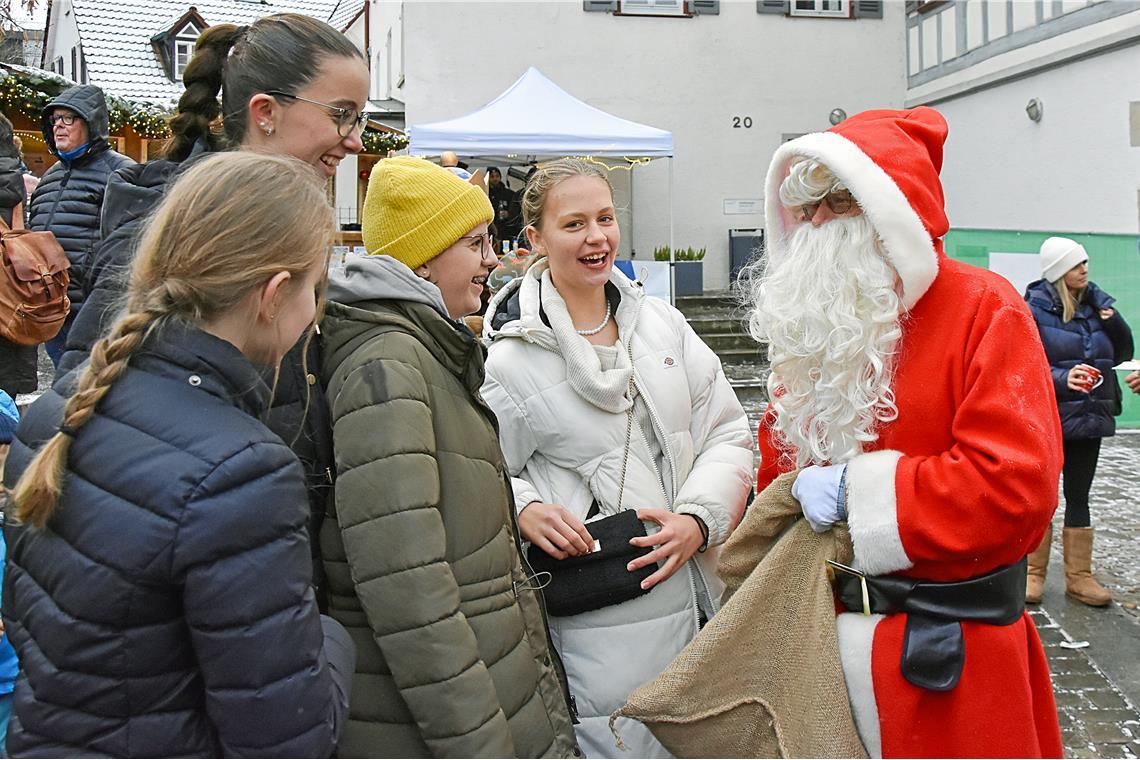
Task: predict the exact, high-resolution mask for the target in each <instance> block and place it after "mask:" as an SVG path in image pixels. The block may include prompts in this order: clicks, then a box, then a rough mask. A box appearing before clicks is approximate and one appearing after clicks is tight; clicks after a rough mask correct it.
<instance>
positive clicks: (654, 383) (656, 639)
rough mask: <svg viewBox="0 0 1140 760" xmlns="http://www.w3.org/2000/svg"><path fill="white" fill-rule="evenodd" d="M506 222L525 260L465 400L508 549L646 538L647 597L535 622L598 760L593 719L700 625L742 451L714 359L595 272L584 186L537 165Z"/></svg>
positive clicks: (711, 598) (628, 728) (634, 727)
mask: <svg viewBox="0 0 1140 760" xmlns="http://www.w3.org/2000/svg"><path fill="white" fill-rule="evenodd" d="M523 212H524V216H525V221H526V223H527V235H528V237H529V238H530V242H531V245H532V247H533V249H534V250H535V251H537V253H538V254H539V255H540V256H542V258H541V259H540V260H539V261H538V262H537V263H535V264H534V265H532V266H531V268H530V269H529V270H528V271H527V273H526V275H525V276H523V277H521V278H519V279H517V280H515V281H513V282H511V283H510V284H509V285H508V286H507V287H505V288H504V289H503V290H502V291H501V292H500V293H499V294H498V295H497V296H496V298H495V299H494V300H493V301H492V303H491V305H490V307H489V308H488V313H487V319H486V322H485V325H486V327H485V333H486V336H487V337H488V338H490V340H491V347H490V354H489V357H488V360H487V377H486V381H485V383H484V385H483V395H484V397H485V399H486V401H487V403H488V404H490V406H491V407H492V408H493V409H494V410H495V413H496V415H497V416H498V419H499V423H500V426H501V429H500V438H501V441H502V445H503V451H504V453H505V455H506V460H507V464H508V467H509V468H510V471H511V475H512V476H513V477H514V480H513V486H514V490H515V505H516V507H517V508H518V510H519V527H520V530H521V532H522V536H523V538H524V539H525V540H526V541H529V542H531V543H532V544H533V545H534V546H535V547H537V548H539V549H541V550H543V551H545V552H546V553H548V554H550V555H551V556H553V557H554V558H556V559H560V560H561V559H565V558H567V557H571V556H580V555H583V554H586V553H588V552H589V551H590V550H591V549H592V544H593V538H592V536H591V535H590V533H589V523H588V522H586V518H587V516H588V514H589V513H590V510H591V506H592V505H594V504H595V503H596V504H597V508H598V510H599V511H600V512H599V517H606V516H609V515H612V514H615V513H616V512H617V511H619V510H620V509H625V508H632V509H636V510H637V516H638V518H640V519H641V520H642V521H644V522H646V523H648V524H650V525H651V526H652V528H654V529H656V528H658V527H659V530H654V531H651V532H652V535H649V536H647V537H645V538H637V539H634V540H633V542H634V543H635V544H638V545H640V546H642V547H652V551H650V552H649V553H648V554H647V555H645V556H644V557H639V558H637V559H634V560H633V561H632V562H630V563H629V566H628V567H629V570H630V571H634V570H638V569H640V568H642V567H646V566H649V565H652V564H656V565H657V567H656V569H655V570H654V572H653V573H652V575H650V576H649V577H648V579H646V580H645V581H644V583H643V584H642V587H643V588H646V589H649V590H650V591H649V593H647V594H645V595H643V596H639V597H636V598H634V599H632V600H630V601H626V602H623V603H620V604H614V605H611V606H608V607H602V608H600V609H595V610H591V611H588V612H582V613H579V614H576V615H572V616H568V617H554V616H552V617H551V618H550V627H551V633H552V635H553V638H554V642H555V644H556V646H557V647H558V649H559V652H560V653H561V655H562V658H563V661H564V664H565V666H566V675H567V678H568V680H569V684H570V691H571V694H572V695H573V698H574V701H575V702H576V707H577V710H578V714H579V718H580V719H581V723H580V724H579V725H578V726H577V733H578V741H579V743H580V744H581V746H582V748H583V750H585V752H586V754H587V755H588V756H593V757H612V756H615V755H617V754H618V753H619V750H618V749H617V747H616V745H615V741H614V737H613V736H612V735H611V733H610V730H609V727H608V717H609V715H610V713H612V712H613V711H614V710H616V709H618V708H619V707H620V706H621V705H622V704H623V703H624V702H625V699H626V697H627V696H628V695H629V693H630V692H631V691H633V689H635V688H636V687H638V686H640V685H641V684H643V683H645V682H647V681H649V680H652V679H653V678H655V677H656V676H657V675H658V674H659V673H660V672H661V671H662V670H664V668H665V666H666V665H668V664H669V662H671V661H672V659H673V658H674V657H675V656H676V655H677V654H678V653H679V652H680V651H681V649H683V648H684V646H685V645H686V644H687V643H688V642H689V641H691V640H692V638H693V637H694V636H695V635H696V633H697V631H698V630H699V627H700V625H701V623H702V621H703V620H707V619H708V618H709V617H710V616H711V615H712V614H713V613H714V612H715V608H716V601H717V600H718V599H719V597H720V591H721V587H720V585H719V582H718V581H717V578H716V574H715V568H716V549H715V547H717V546H719V545H720V544H721V543H723V542H724V541H725V539H727V538H728V535H729V533H730V532H731V531H732V529H733V528H734V527H735V526H736V524H737V523H738V522H739V520H740V517H741V515H742V513H743V511H744V507H745V503H746V501H747V498H748V494H749V492H750V490H751V489H752V483H753V480H752V478H753V444H752V436H751V433H750V430H749V426H748V422H747V418H746V417H745V414H744V410H743V409H742V408H741V406H740V403H739V402H738V401H737V400H736V397H735V395H734V393H733V391H732V388H731V386H730V385H729V384H728V381H727V380H726V379H725V376H724V373H723V371H722V370H721V366H720V361H719V360H718V358H717V356H716V354H714V353H713V352H712V350H710V349H709V348H708V346H706V345H705V344H704V343H703V342H702V341H701V340H700V338H699V337H697V335H696V333H694V332H693V330H692V328H690V327H689V325H688V323H687V322H686V321H685V318H684V317H683V316H682V315H681V313H680V312H678V311H677V310H676V309H674V308H672V307H671V306H669V305H667V304H665V303H664V302H662V301H660V300H657V299H654V298H650V297H647V296H645V295H644V294H643V292H642V291H641V289H640V288H639V287H638V286H636V285H635V284H633V283H632V282H630V281H629V280H628V279H626V278H625V277H624V276H623V275H622V274H620V273H618V272H616V271H614V270H613V263H614V256H615V255H616V253H617V250H618V244H619V241H620V232H619V230H618V225H617V221H616V216H615V211H614V207H613V191H612V188H611V187H610V184H609V181H608V179H607V178H606V176H605V174H604V173H603V172H602V171H601V170H599V169H598V168H597V167H596V166H593V165H591V164H587V163H585V162H583V161H579V160H576V159H561V160H559V161H555V162H552V163H551V164H547V165H546V166H545V167H543V168H541V169H539V170H538V172H537V173H536V174H535V176H534V177H533V178H532V179H531V181H530V182H529V183H528V184H527V189H526V191H525V195H524V198H523ZM631 380H632V382H631ZM627 446H628V455H627ZM623 471H624V472H623ZM623 476H624V481H623ZM710 547H713V548H711V549H710V550H709V551H707V552H706V551H705V550H706V549H709V548H710ZM617 731H618V733H619V734H620V735H621V738H622V740H623V741H624V743H625V744H626V746H627V748H628V749H627V751H626V752H623V753H621V754H622V755H625V756H632V757H668V756H669V755H668V752H667V751H666V750H665V749H664V747H662V746H661V745H660V744H658V743H657V742H656V740H655V739H654V738H653V737H652V735H651V734H650V733H649V732H648V730H647V729H646V728H645V727H644V726H641V725H640V724H637V723H633V722H631V721H627V720H625V719H622V720H619V721H618V723H617Z"/></svg>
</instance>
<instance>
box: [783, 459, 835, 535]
mask: <svg viewBox="0 0 1140 760" xmlns="http://www.w3.org/2000/svg"><path fill="white" fill-rule="evenodd" d="M846 474H847V465H845V464H834V465H824V466H820V465H814V464H813V465H812V466H810V467H805V468H804V469H803V470H800V474H799V475H797V476H796V480H795V482H794V483H792V496H794V497H795V498H796V501H798V502H799V503H800V506H801V507H802V508H803V510H804V517H805V518H806V519H807V521H808V524H809V525H811V529H812V530H814V531H815V532H816V533H823V532H824V531H826V530H827V529H828V528H830V527H831V526H832V525H834V524H835V523H837V522H842V521H843V520H846V519H847V511H846V509H844V506H843V503H844V501H845V495H844V491H845V490H846V489H845V486H846V480H847V478H846Z"/></svg>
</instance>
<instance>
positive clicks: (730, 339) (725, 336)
mask: <svg viewBox="0 0 1140 760" xmlns="http://www.w3.org/2000/svg"><path fill="white" fill-rule="evenodd" d="M701 340H703V341H704V342H705V345H707V346H708V347H709V348H711V349H712V350H713V351H715V352H716V353H717V354H721V352H722V351H737V350H739V351H747V352H749V353H751V355H752V359H753V361H757V360H759V359H760V358H761V354H760V344H759V343H757V342H756V341H754V340H752V336H751V335H748V334H746V333H743V332H728V333H707V334H705V335H702V336H701ZM722 358H723V357H722Z"/></svg>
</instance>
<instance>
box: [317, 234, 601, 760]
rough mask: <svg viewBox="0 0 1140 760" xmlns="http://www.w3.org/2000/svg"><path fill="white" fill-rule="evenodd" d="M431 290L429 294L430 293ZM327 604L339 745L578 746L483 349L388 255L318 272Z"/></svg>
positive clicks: (501, 753) (401, 748)
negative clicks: (328, 407)
mask: <svg viewBox="0 0 1140 760" xmlns="http://www.w3.org/2000/svg"><path fill="white" fill-rule="evenodd" d="M433 291H434V293H433ZM329 301H330V302H329V306H328V312H327V314H326V316H325V319H324V322H323V323H322V328H321V329H322V331H323V337H322V342H323V343H324V346H323V352H324V366H323V370H322V376H323V377H324V379H325V381H326V382H327V383H328V397H329V401H330V403H331V404H332V415H333V420H334V423H333V442H334V449H335V451H336V460H337V464H338V467H339V473H338V476H337V481H336V485H335V499H334V501H335V508H330V510H329V516H328V518H327V519H326V520H325V524H324V527H323V528H322V530H321V546H322V553H323V555H324V558H325V564H326V567H327V569H328V583H329V611H330V614H332V615H333V616H334V617H336V618H337V619H338V620H340V621H341V622H342V623H344V624H345V626H346V627H348V628H349V630H350V631H351V633H352V636H353V640H354V641H356V644H357V647H358V648H359V657H358V658H357V674H356V677H355V678H354V680H353V691H352V698H351V699H350V701H349V704H350V710H351V713H350V718H349V723H348V727H347V728H346V729H345V733H344V739H343V740H342V741H341V744H340V747H339V752H340V754H341V755H342V756H346V757H365V756H368V757H378V756H383V757H569V756H573V755H577V754H579V750H578V748H577V745H576V743H575V739H574V732H573V729H572V727H571V723H570V715H569V712H568V708H567V699H566V697H565V691H564V688H565V687H564V682H563V681H562V679H561V677H560V675H561V674H560V671H559V668H558V659H557V657H556V655H555V654H554V649H553V646H552V644H551V642H550V638H549V634H548V633H547V625H546V620H545V616H544V614H543V610H542V606H541V601H540V596H539V592H538V590H537V588H538V584H537V582H536V581H534V580H533V579H530V578H528V573H527V572H525V571H524V569H523V568H524V567H525V565H524V564H523V562H522V559H521V557H520V553H519V547H518V543H517V541H518V535H517V527H516V526H515V523H514V519H515V516H514V515H515V511H514V507H513V504H512V501H511V492H510V478H509V477H508V475H507V471H506V465H505V464H504V462H503V454H502V451H501V449H500V448H499V439H498V433H497V428H496V421H495V416H494V414H493V413H492V412H491V410H490V408H488V407H487V405H486V404H484V403H483V401H482V399H481V397H480V395H479V387H480V385H481V383H482V382H483V350H482V347H481V345H480V344H479V342H478V341H477V340H476V339H475V336H473V335H472V334H471V333H470V331H468V330H467V329H466V328H464V327H462V326H460V325H459V324H457V323H455V322H453V321H451V320H450V319H449V318H447V317H446V316H445V313H444V307H443V301H442V300H441V298H440V295H439V291H438V290H437V289H435V288H434V287H432V286H431V285H428V284H426V283H425V282H424V281H423V280H420V279H419V278H417V277H416V276H415V275H414V274H412V271H411V270H410V269H408V268H407V267H406V266H404V265H403V264H401V263H399V262H397V261H396V260H394V259H391V258H389V257H387V256H377V257H360V258H358V259H357V260H353V261H350V262H349V264H348V269H347V273H346V274H345V275H344V276H341V275H340V273H337V272H334V273H333V274H332V276H331V277H330V284H329Z"/></svg>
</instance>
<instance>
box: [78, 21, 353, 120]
mask: <svg viewBox="0 0 1140 760" xmlns="http://www.w3.org/2000/svg"><path fill="white" fill-rule="evenodd" d="M191 6H193V7H195V8H197V9H198V14H199V15H200V16H202V18H203V19H205V20H206V22H207V23H209V24H220V23H233V24H250V23H253V22H254V21H256V20H257V19H259V18H261V17H262V16H267V15H270V14H273V13H303V14H305V15H306V16H312V17H314V18H318V19H321V20H322V21H325V20H327V19H328V18H329V16H330V14H331V13H332V11H333V10H334V8H335V7H336V6H337V0H260V1H259V0H147V1H146V2H139V1H138V0H130V1H129V2H124V1H123V0H74V2H73V7H74V13H75V23H76V25H77V26H78V27H79V39H80V41H81V44H82V46H83V57H84V59H85V60H86V61H87V74H88V80H89V81H90V82H91V83H92V84H95V85H98V86H100V87H102V88H103V89H104V90H106V91H107V92H110V93H113V94H115V95H119V96H121V97H124V98H129V99H131V100H134V101H143V102H150V103H155V104H158V105H163V106H170V105H173V103H174V102H175V101H177V99H178V98H179V96H180V95H181V94H182V89H183V88H182V83H181V82H172V81H170V78H169V77H168V76H167V75H166V71H165V70H164V69H163V67H162V63H161V62H160V61H159V58H158V56H157V55H156V54H155V50H154V47H153V46H152V45H151V38H152V37H153V36H154V35H156V34H159V33H160V32H165V31H167V30H168V28H169V24H167V25H166V26H163V22H162V21H161V19H171V21H170V23H173V22H174V21H173V20H177V19H179V18H181V17H182V15H183V14H185V13H186V12H187V11H188V10H190V7H191ZM156 19H158V20H156ZM56 55H62V52H61V51H56Z"/></svg>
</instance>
